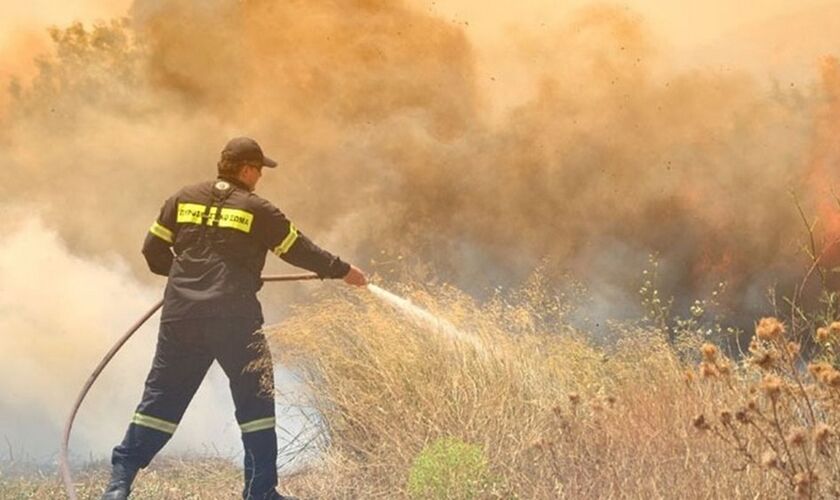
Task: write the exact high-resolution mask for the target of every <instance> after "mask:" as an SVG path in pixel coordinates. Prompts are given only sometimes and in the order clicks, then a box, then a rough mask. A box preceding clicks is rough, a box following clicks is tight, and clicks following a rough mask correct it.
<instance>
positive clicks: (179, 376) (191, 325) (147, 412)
mask: <svg viewBox="0 0 840 500" xmlns="http://www.w3.org/2000/svg"><path fill="white" fill-rule="evenodd" d="M260 327H261V322H260V321H258V320H255V319H253V318H197V319H187V320H179V321H170V322H166V323H161V325H160V331H159V334H158V342H157V350H156V352H155V357H154V360H153V362H152V368H151V370H150V371H149V376H148V377H147V378H146V386H145V390H144V391H143V398H142V400H141V402H140V405H139V406H138V407H137V411H136V412H135V414H134V417H133V418H132V420H131V423H130V424H129V426H128V431H126V434H125V438H123V441H122V443H121V444H120V445H118V446H117V447H116V448H114V452H113V455H112V457H111V463H112V464H115V465H116V464H118V463H120V464H122V465H126V466H129V467H137V468H143V467H146V466H147V465H148V464H149V462H151V460H152V458H153V457H154V456H155V455H156V454H157V453H158V452H159V451H160V450H161V448H163V446H164V445H165V444H166V443H167V441H169V438H171V437H172V435H173V434H174V433H175V429H176V428H177V427H178V423H179V422H180V421H181V417H182V416H183V415H184V411H185V410H186V409H187V406H188V405H189V403H190V400H192V397H193V395H194V394H195V391H196V390H198V386H199V385H200V384H201V381H202V380H203V379H204V376H205V375H206V374H207V370H208V368H210V365H211V364H212V363H213V361H214V360H216V361H218V362H219V365H221V367H222V370H224V372H225V374H226V375H227V377H228V379H229V380H230V391H231V394H232V395H233V402H234V405H235V406H236V420H237V422H239V427H240V429H241V431H242V443H243V445H244V447H245V488H244V491H243V495H242V496H243V498H246V499H248V500H252V499H253V500H256V499H263V498H271V497H272V495H274V491H275V486H276V485H277V467H276V461H277V435H276V432H275V417H274V372H273V370H272V363H271V354H270V353H269V350H268V345H267V343H266V340H265V337H264V336H263V334H262V332H261V331H260Z"/></svg>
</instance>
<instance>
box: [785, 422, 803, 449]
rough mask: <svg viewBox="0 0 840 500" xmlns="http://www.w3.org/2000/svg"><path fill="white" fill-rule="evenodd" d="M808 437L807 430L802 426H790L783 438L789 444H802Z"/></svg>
mask: <svg viewBox="0 0 840 500" xmlns="http://www.w3.org/2000/svg"><path fill="white" fill-rule="evenodd" d="M807 438H808V432H807V431H806V430H805V428H804V427H799V426H797V427H792V428H791V429H790V431H789V432H788V435H787V437H786V438H785V440H786V441H787V443H788V444H789V445H791V446H802V445H803V444H805V441H806V439H807Z"/></svg>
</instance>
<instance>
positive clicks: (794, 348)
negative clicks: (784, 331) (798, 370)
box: [787, 342, 802, 357]
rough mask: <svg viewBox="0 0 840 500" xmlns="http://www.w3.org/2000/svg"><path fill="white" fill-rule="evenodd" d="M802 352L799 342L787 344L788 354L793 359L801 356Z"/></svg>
mask: <svg viewBox="0 0 840 500" xmlns="http://www.w3.org/2000/svg"><path fill="white" fill-rule="evenodd" d="M801 350H802V346H801V345H799V343H798V342H788V344H787V352H788V354H790V355H791V356H792V357H796V356H799V352H800V351H801Z"/></svg>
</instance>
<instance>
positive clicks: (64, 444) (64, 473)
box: [58, 273, 319, 500]
mask: <svg viewBox="0 0 840 500" xmlns="http://www.w3.org/2000/svg"><path fill="white" fill-rule="evenodd" d="M314 279H319V277H318V275H317V274H309V273H306V274H285V275H277V276H263V277H262V280H263V282H276V281H303V280H314ZM162 305H163V299H161V300H160V301H158V302H157V303H156V304H155V305H154V306H152V308H151V309H149V310H148V311H147V312H146V313H145V314H143V316H141V317H140V319H138V320H137V322H136V323H134V324H133V325H132V326H131V328H129V329H128V331H127V332H125V334H124V335H123V336H122V337H120V339H119V340H117V342H116V343H115V344H114V346H113V347H111V350H109V351H108V353H107V354H105V357H104V358H102V361H100V362H99V364H98V365H97V366H96V368H95V369H94V370H93V373H91V374H90V376H89V377H88V379H87V381H86V382H85V385H84V386H83V387H82V390H81V391H80V392H79V396H78V397H77V398H76V402H75V403H74V404H73V409H72V410H70V416H69V417H67V422H66V423H65V424H64V434H63V435H62V438H61V449H60V452H59V457H58V459H59V469H60V470H61V479H62V481H64V489H65V491H66V492H67V497H68V498H69V499H70V500H77V499H78V497H77V496H76V488H75V486H74V485H73V476H72V475H71V473H70V464H69V462H68V459H67V450H68V445H69V443H70V431H71V430H72V428H73V421H74V420H75V419H76V413H78V412H79V407H81V406H82V401H84V399H85V396H87V393H88V391H89V390H90V388H91V386H93V383H94V382H96V379H97V378H98V377H99V374H100V373H102V370H104V369H105V366H106V365H107V364H108V363H109V362H110V361H111V358H113V357H114V355H115V354H117V352H118V351H119V350H120V348H122V346H123V344H125V343H126V342H127V341H128V339H129V338H131V336H132V335H134V332H136V331H137V330H139V329H140V327H141V326H143V324H145V323H146V321H147V320H148V319H149V318H151V317H152V315H153V314H155V313H156V312H157V311H158V309H160V307H161V306H162Z"/></svg>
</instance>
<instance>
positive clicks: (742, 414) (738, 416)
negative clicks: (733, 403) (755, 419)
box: [735, 410, 750, 424]
mask: <svg viewBox="0 0 840 500" xmlns="http://www.w3.org/2000/svg"><path fill="white" fill-rule="evenodd" d="M735 420H737V421H738V422H740V423H742V424H748V423H750V415H749V414H748V413H747V411H746V410H738V411H736V412H735Z"/></svg>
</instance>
